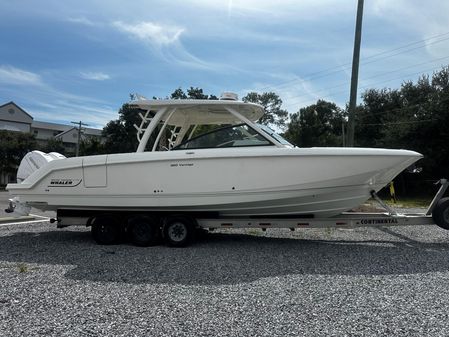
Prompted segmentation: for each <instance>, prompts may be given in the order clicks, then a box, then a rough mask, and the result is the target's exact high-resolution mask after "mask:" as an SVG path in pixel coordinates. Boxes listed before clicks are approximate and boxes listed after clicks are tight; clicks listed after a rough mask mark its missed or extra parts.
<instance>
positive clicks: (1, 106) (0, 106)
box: [0, 101, 33, 119]
mask: <svg viewBox="0 0 449 337" xmlns="http://www.w3.org/2000/svg"><path fill="white" fill-rule="evenodd" d="M9 104H12V105H14V106H15V107H16V108H17V109H19V110H20V111H22V112H23V113H24V114H26V115H27V116H28V117H30V118H31V119H33V116H31V115H30V114H29V113H28V112H26V111H25V110H23V109H22V108H21V107H20V106H18V105H17V104H16V103H14V102H13V101H10V102H8V103H5V104H3V105H0V108H3V107H5V106H7V105H9Z"/></svg>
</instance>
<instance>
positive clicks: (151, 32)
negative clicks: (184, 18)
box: [113, 21, 184, 47]
mask: <svg viewBox="0 0 449 337" xmlns="http://www.w3.org/2000/svg"><path fill="white" fill-rule="evenodd" d="M113 25H114V27H116V28H117V29H119V30H120V31H122V32H125V33H128V34H130V35H132V36H133V37H136V38H138V39H140V40H143V41H146V42H149V43H150V44H152V45H153V46H156V47H161V46H167V45H170V44H173V43H175V42H177V41H178V40H179V37H180V35H181V34H182V33H183V32H184V28H180V27H177V26H168V25H160V24H156V23H153V22H140V23H138V24H135V25H132V24H126V23H124V22H122V21H115V22H113Z"/></svg>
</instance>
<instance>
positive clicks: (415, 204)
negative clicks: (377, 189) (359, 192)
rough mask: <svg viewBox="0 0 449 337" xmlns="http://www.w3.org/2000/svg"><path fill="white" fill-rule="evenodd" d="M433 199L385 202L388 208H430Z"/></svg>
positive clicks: (407, 199)
mask: <svg viewBox="0 0 449 337" xmlns="http://www.w3.org/2000/svg"><path fill="white" fill-rule="evenodd" d="M431 201H432V198H404V199H402V198H401V199H399V200H397V201H396V203H394V202H392V201H391V200H390V199H387V200H384V202H385V203H386V204H387V205H388V206H393V207H401V208H426V207H428V206H429V204H430V202H431Z"/></svg>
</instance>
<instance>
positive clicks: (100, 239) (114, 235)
mask: <svg viewBox="0 0 449 337" xmlns="http://www.w3.org/2000/svg"><path fill="white" fill-rule="evenodd" d="M121 234H122V228H121V226H120V222H119V221H118V220H117V219H116V218H115V217H113V216H112V215H101V216H98V217H96V218H95V219H94V220H93V222H92V237H93V238H94V240H95V242H96V243H98V244H99V245H112V244H114V243H118V241H119V239H120V237H121Z"/></svg>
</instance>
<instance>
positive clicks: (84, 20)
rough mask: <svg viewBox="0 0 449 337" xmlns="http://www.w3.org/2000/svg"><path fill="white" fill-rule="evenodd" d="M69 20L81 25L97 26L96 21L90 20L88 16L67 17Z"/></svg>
mask: <svg viewBox="0 0 449 337" xmlns="http://www.w3.org/2000/svg"><path fill="white" fill-rule="evenodd" d="M67 21H68V22H72V23H78V24H81V25H85V26H95V25H96V23H95V22H93V21H91V20H89V19H88V18H86V17H84V16H81V17H76V18H73V17H72V18H67Z"/></svg>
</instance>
